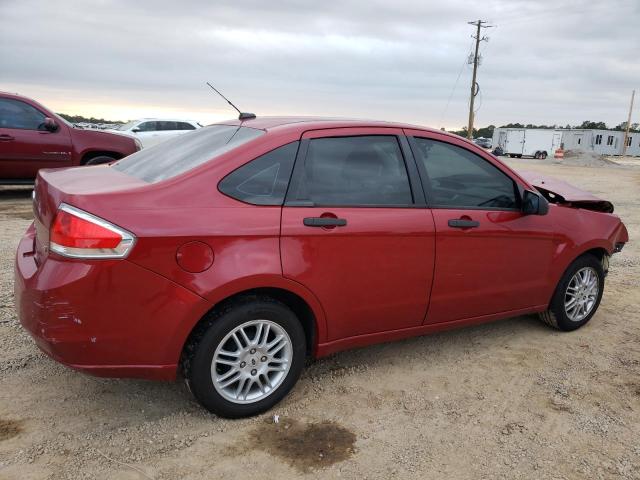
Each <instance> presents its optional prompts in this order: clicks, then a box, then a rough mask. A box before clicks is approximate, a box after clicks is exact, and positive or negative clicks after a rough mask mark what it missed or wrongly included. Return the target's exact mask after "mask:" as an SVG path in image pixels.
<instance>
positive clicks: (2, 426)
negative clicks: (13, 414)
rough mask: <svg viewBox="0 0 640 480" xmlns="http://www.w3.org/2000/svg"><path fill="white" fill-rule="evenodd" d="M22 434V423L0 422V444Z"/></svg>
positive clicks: (12, 421)
mask: <svg viewBox="0 0 640 480" xmlns="http://www.w3.org/2000/svg"><path fill="white" fill-rule="evenodd" d="M20 432H22V422H17V421H15V420H0V442H1V441H2V440H9V439H10V438H13V437H15V436H16V435H18V434H19V433H20Z"/></svg>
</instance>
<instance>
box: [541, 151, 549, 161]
mask: <svg viewBox="0 0 640 480" xmlns="http://www.w3.org/2000/svg"><path fill="white" fill-rule="evenodd" d="M547 157H548V154H547V152H542V153H541V154H540V158H541V159H542V160H545V159H546V158H547Z"/></svg>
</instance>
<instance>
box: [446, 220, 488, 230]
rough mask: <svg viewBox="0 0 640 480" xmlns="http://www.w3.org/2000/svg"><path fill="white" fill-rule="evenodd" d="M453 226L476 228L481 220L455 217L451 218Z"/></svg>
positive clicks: (451, 225)
mask: <svg viewBox="0 0 640 480" xmlns="http://www.w3.org/2000/svg"><path fill="white" fill-rule="evenodd" d="M449 226H450V227H451V228H476V227H479V226H480V222H476V221H475V220H464V219H462V218H453V219H451V220H449Z"/></svg>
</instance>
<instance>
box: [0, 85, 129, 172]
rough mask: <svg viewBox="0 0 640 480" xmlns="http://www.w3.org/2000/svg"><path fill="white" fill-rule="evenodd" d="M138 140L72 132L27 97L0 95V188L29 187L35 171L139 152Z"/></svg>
mask: <svg viewBox="0 0 640 480" xmlns="http://www.w3.org/2000/svg"><path fill="white" fill-rule="evenodd" d="M140 148H141V145H140V143H139V142H138V140H136V139H134V138H132V137H129V136H126V135H120V134H115V133H108V132H101V131H96V130H82V129H80V128H76V127H74V126H73V125H71V124H70V123H69V122H67V121H66V120H65V119H63V118H62V117H60V116H58V115H56V114H55V113H53V112H52V111H50V110H48V109H47V108H45V107H43V106H42V105H40V104H39V103H38V102H36V101H34V100H31V99H30V98H26V97H23V96H21V95H17V94H12V93H3V92H0V183H2V184H20V183H33V180H34V179H35V178H36V174H37V173H38V170H40V169H41V168H55V167H72V166H77V165H97V164H100V163H108V162H113V161H114V160H118V159H120V158H122V157H125V156H127V155H129V154H130V153H134V152H137V151H138V150H140Z"/></svg>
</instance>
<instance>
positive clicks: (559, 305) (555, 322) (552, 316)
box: [539, 254, 605, 332]
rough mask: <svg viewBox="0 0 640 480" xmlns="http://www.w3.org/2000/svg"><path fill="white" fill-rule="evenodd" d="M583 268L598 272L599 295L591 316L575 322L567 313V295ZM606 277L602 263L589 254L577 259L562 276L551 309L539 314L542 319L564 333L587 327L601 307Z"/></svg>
mask: <svg viewBox="0 0 640 480" xmlns="http://www.w3.org/2000/svg"><path fill="white" fill-rule="evenodd" d="M583 268H592V269H593V270H594V271H595V272H596V276H597V278H598V294H597V296H596V299H595V303H594V305H593V307H592V308H591V311H590V312H589V314H588V315H587V316H586V317H585V318H583V319H581V320H580V321H574V320H571V319H570V318H569V316H568V315H567V312H566V311H565V294H566V291H567V287H568V286H569V282H570V281H571V279H572V278H573V276H574V275H575V274H576V273H577V272H578V271H579V270H581V269H583ZM604 276H605V275H604V269H603V268H602V262H600V260H598V259H597V258H596V257H594V256H593V255H590V254H587V255H583V256H581V257H579V258H577V259H576V260H575V261H574V262H573V263H572V264H571V265H569V268H567V270H566V271H565V272H564V275H562V278H561V279H560V282H558V286H557V287H556V291H555V292H554V294H553V297H552V299H551V303H550V304H549V309H548V310H546V311H545V312H542V313H540V314H539V316H540V319H541V320H542V321H543V322H544V323H546V324H547V325H549V326H551V327H553V328H557V329H558V330H562V331H564V332H570V331H572V330H576V329H578V328H580V327H582V326H583V325H585V324H586V323H587V322H588V321H589V320H591V318H592V317H593V316H594V315H595V313H596V311H597V310H598V306H600V300H601V299H602V293H603V291H604Z"/></svg>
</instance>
